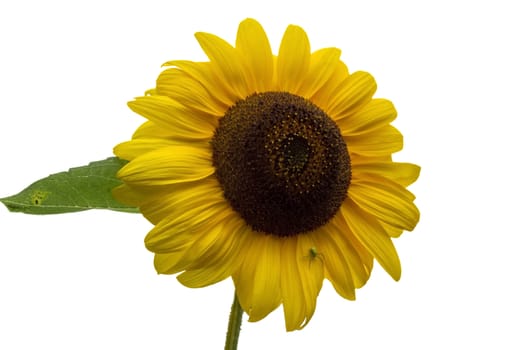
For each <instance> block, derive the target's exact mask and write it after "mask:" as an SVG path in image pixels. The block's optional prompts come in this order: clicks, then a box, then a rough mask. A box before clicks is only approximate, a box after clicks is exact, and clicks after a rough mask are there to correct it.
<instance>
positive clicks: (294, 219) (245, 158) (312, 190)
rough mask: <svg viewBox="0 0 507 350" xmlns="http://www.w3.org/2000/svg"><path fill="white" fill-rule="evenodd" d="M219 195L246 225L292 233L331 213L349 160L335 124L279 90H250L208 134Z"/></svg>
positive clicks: (345, 183)
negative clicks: (220, 187)
mask: <svg viewBox="0 0 507 350" xmlns="http://www.w3.org/2000/svg"><path fill="white" fill-rule="evenodd" d="M211 145H212V148H213V165H214V167H215V169H216V172H215V174H216V177H217V178H218V181H219V182H220V185H221V186H222V189H223V192H224V197H225V198H226V199H227V201H228V202H229V203H230V205H231V207H232V208H233V209H234V210H235V211H236V212H237V213H238V214H239V215H241V217H242V218H243V219H244V220H245V221H246V223H247V224H248V225H250V226H251V227H252V229H253V230H256V231H262V232H265V233H267V234H273V235H276V236H281V237H283V236H293V235H296V234H299V233H304V232H308V231H311V230H314V229H316V228H318V227H320V226H322V225H324V224H326V223H327V222H328V221H329V219H331V218H332V217H333V216H334V215H335V214H336V212H337V211H338V209H339V208H340V205H341V204H342V203H343V201H344V200H345V197H346V196H347V190H348V188H349V185H350V178H351V166H350V157H349V153H348V151H347V146H346V144H345V142H344V140H343V138H342V136H341V135H340V130H339V129H338V127H337V125H336V124H335V123H334V122H333V121H332V120H331V119H330V118H329V117H328V116H327V115H326V113H324V112H323V111H322V110H321V109H320V108H318V107H317V106H315V105H314V104H313V103H311V102H310V101H308V100H306V99H304V98H302V97H300V96H296V95H293V94H290V93H287V92H265V93H258V94H253V95H251V96H249V97H247V98H245V99H244V100H240V101H238V102H237V103H236V104H235V105H234V106H232V107H231V108H229V109H228V110H227V112H226V113H225V115H224V116H223V118H221V119H220V123H219V126H218V127H217V129H216V130H215V134H214V136H213V139H212V141H211Z"/></svg>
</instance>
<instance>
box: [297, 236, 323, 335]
mask: <svg viewBox="0 0 507 350" xmlns="http://www.w3.org/2000/svg"><path fill="white" fill-rule="evenodd" d="M314 236H315V235H314V234H313V233H307V234H302V235H298V236H297V247H296V249H297V253H296V254H297V256H298V257H299V258H298V259H297V266H298V268H299V274H300V276H301V285H302V288H303V294H304V301H305V321H304V323H303V324H302V325H301V328H303V327H304V326H306V325H307V324H308V322H310V320H311V318H312V316H313V314H314V312H315V308H316V306H317V297H318V295H319V293H320V289H321V288H322V282H323V281H324V264H323V260H322V258H321V257H320V256H319V254H320V253H319V252H320V248H321V245H320V244H317V242H316V240H315V239H314ZM324 259H325V258H324Z"/></svg>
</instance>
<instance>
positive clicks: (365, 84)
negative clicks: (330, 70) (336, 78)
mask: <svg viewBox="0 0 507 350" xmlns="http://www.w3.org/2000/svg"><path fill="white" fill-rule="evenodd" d="M376 89H377V84H376V83H375V79H373V77H372V76H371V75H370V74H369V73H366V72H355V73H352V74H351V75H350V76H348V77H347V78H346V79H345V80H344V81H343V82H342V83H341V84H340V85H339V86H338V87H337V89H336V91H334V92H333V93H334V96H332V97H331V98H332V99H331V101H330V102H329V104H328V110H327V111H326V112H328V114H329V116H330V117H331V118H332V119H333V120H335V121H336V122H337V124H338V126H339V125H340V122H339V121H340V119H341V118H344V117H346V116H348V115H350V114H353V113H356V112H357V111H358V110H360V109H361V108H362V107H363V106H365V105H366V104H367V103H368V102H370V100H371V98H372V96H373V94H374V93H375V90H376Z"/></svg>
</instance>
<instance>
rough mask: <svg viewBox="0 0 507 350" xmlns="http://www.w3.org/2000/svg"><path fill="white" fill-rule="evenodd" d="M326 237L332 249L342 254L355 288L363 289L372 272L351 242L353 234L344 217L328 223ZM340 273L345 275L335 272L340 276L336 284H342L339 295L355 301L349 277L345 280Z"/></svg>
mask: <svg viewBox="0 0 507 350" xmlns="http://www.w3.org/2000/svg"><path fill="white" fill-rule="evenodd" d="M326 236H327V239H329V240H330V241H331V243H330V244H329V245H330V246H331V247H334V249H335V250H336V251H339V252H341V255H342V256H343V259H344V260H345V262H346V266H347V267H348V270H350V275H351V277H352V281H353V287H355V288H360V287H362V286H363V285H364V284H365V283H366V281H367V280H368V278H369V277H370V271H369V270H368V269H367V267H366V266H365V265H364V263H363V261H362V259H361V255H360V254H359V252H358V250H357V249H356V247H355V246H354V244H353V243H352V242H351V239H350V237H351V236H352V234H351V233H350V232H349V231H348V225H347V224H346V223H345V222H343V217H342V216H341V215H337V216H336V217H335V218H333V219H331V221H330V222H329V223H328V228H327V235H326ZM334 266H335V268H336V267H337V266H339V265H338V264H336V263H335V264H334ZM326 267H327V265H326ZM340 273H342V274H343V272H340V271H338V272H337V271H334V275H337V276H338V278H335V281H334V283H337V284H338V283H339V282H341V283H340V284H341V285H342V292H341V293H340V292H339V293H340V294H341V295H344V294H345V295H344V297H346V298H347V296H348V299H351V300H353V298H355V291H354V290H353V289H351V286H350V285H349V284H348V283H349V279H348V278H347V276H344V277H345V278H344V277H342V276H341V275H340ZM339 277H341V278H339ZM335 289H336V286H335ZM342 293H343V294H342ZM347 293H348V294H347Z"/></svg>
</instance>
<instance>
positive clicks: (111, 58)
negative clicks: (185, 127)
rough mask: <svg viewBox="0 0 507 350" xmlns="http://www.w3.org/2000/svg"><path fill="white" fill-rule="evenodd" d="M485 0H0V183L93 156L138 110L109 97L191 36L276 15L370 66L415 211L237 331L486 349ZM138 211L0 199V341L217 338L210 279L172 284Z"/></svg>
mask: <svg viewBox="0 0 507 350" xmlns="http://www.w3.org/2000/svg"><path fill="white" fill-rule="evenodd" d="M352 3H353V5H351V4H352ZM501 4H502V2H501V1H497V2H494V1H475V2H471V1H454V2H453V1H421V2H408V1H399V2H393V1H371V2H363V1H354V2H352V1H350V2H347V3H345V2H341V1H329V2H325V1H317V0H311V1H308V0H307V1H295V0H293V1H291V2H286V3H283V4H282V2H280V3H277V2H275V1H248V2H246V1H245V2H242V1H231V2H230V3H227V2H224V1H216V0H214V1H202V2H197V1H191V0H189V1H168V0H166V1H138V2H132V1H121V2H120V1H110V2H107V1H86V2H84V1H83V2H77V1H72V2H71V1H61V2H55V1H16V2H14V1H9V2H7V1H5V2H2V3H1V5H0V50H1V54H0V102H1V103H0V106H1V108H0V118H1V119H0V136H1V137H0V160H1V169H2V170H1V171H0V197H4V196H8V195H11V194H14V193H17V192H18V191H19V190H21V189H23V188H24V187H25V186H26V185H28V184H29V183H31V182H33V181H34V180H36V179H39V178H41V177H45V176H46V175H48V174H50V173H55V172H58V171H61V170H64V169H67V168H68V167H72V166H79V165H83V164H86V163H87V162H89V161H91V160H98V159H102V158H105V157H108V156H110V155H111V148H112V147H113V146H114V145H115V144H117V143H119V142H121V141H124V140H127V139H128V138H129V137H130V135H131V133H132V132H133V131H134V130H135V128H136V127H137V126H138V125H139V124H140V123H141V122H142V118H141V117H139V116H137V115H135V114H134V113H133V112H131V111H130V110H129V109H128V108H127V106H126V102H127V101H128V100H130V99H132V98H133V97H135V96H139V95H142V94H143V93H144V91H145V90H146V89H148V88H151V87H153V85H154V83H155V79H156V77H157V75H158V74H159V72H160V71H161V69H160V65H161V64H162V63H163V62H165V61H167V60H170V59H191V60H201V59H204V55H203V53H202V52H201V51H200V48H199V46H198V44H197V43H196V41H195V40H194V38H193V33H194V32H196V31H206V32H211V33H215V34H217V35H219V36H221V37H223V38H225V39H227V40H229V41H230V42H233V41H234V39H235V33H236V29H237V26H238V24H239V22H240V21H241V20H242V19H244V18H246V17H253V18H256V19H258V20H259V21H260V22H261V23H262V24H263V26H264V28H265V30H266V32H267V33H268V36H269V37H270V40H271V43H272V47H273V50H274V51H275V52H276V50H277V49H278V44H279V40H280V38H281V36H282V34H283V31H284V29H285V27H286V26H287V25H288V24H299V25H301V26H302V27H303V28H305V30H306V31H307V33H308V35H309V37H310V41H311V43H312V48H313V49H318V48H321V47H326V46H337V47H340V48H341V49H342V51H343V54H342V58H343V60H344V61H345V63H347V64H348V66H349V68H350V70H351V71H355V70H366V71H369V72H371V73H372V74H373V75H374V76H375V77H376V79H377V82H378V85H379V89H378V92H377V94H376V96H377V97H386V98H389V99H391V100H393V101H394V102H395V105H396V107H397V109H398V112H399V117H398V119H397V120H396V122H395V124H396V126H397V127H398V128H399V129H400V130H401V131H402V132H403V134H404V135H405V149H404V151H402V152H400V153H399V154H397V155H396V159H397V160H400V161H410V162H414V163H418V164H420V165H422V172H421V177H420V179H419V181H418V182H417V183H416V184H415V185H413V186H412V187H411V189H412V190H413V191H414V192H415V193H416V195H417V196H418V199H417V204H418V206H419V208H420V210H421V221H420V223H419V225H418V226H417V228H416V230H415V231H414V232H412V233H406V234H404V235H403V236H402V237H401V238H400V239H397V240H396V241H395V244H396V246H397V248H398V251H399V255H400V258H401V260H402V266H403V275H402V279H401V281H400V282H398V283H396V282H393V281H392V280H391V279H390V278H389V277H388V275H387V274H386V273H385V272H384V271H382V270H381V269H380V268H379V267H378V266H376V267H375V268H374V271H373V274H372V277H371V279H370V281H369V283H368V284H367V285H366V286H365V287H364V288H362V289H361V290H359V291H358V293H357V301H355V302H349V301H346V300H343V299H341V298H340V297H339V296H338V295H337V294H336V293H335V292H334V290H333V289H332V287H331V286H330V284H328V283H326V284H325V285H324V288H323V290H322V292H321V295H320V296H319V299H318V306H317V311H316V313H315V316H314V318H313V320H312V321H311V322H310V324H309V325H308V326H307V327H306V328H305V329H304V330H303V331H298V332H292V333H286V332H285V329H284V323H283V312H282V310H281V309H278V310H277V311H275V312H274V313H272V314H271V315H269V316H268V317H267V318H266V319H264V320H262V321H261V322H258V323H248V322H245V323H244V325H243V331H242V333H241V337H240V348H241V349H259V348H261V349H278V348H283V349H371V348H375V349H390V350H395V349H459V348H463V347H466V348H471V349H505V348H507V341H506V339H505V337H506V335H505V328H506V324H505V314H506V313H507V307H506V301H505V299H506V297H507V288H506V287H505V276H506V272H505V267H506V266H505V265H506V262H505V258H504V255H505V253H504V251H505V248H504V247H505V237H506V234H507V232H506V223H505V196H506V195H507V193H506V189H505V178H506V176H505V175H506V174H505V170H504V167H503V165H504V162H505V157H506V155H505V153H506V150H507V148H506V146H505V141H504V140H505V128H504V127H503V120H504V119H505V117H506V108H505V104H506V103H505V101H506V92H507V89H506V78H507V74H506V68H505V65H506V63H507V55H506V53H505V33H507V26H506V25H505V11H504V10H503V8H502V6H501ZM149 229H150V225H149V224H148V223H147V222H146V221H145V220H144V219H143V218H142V217H141V216H139V215H129V214H121V213H112V212H101V211H92V212H83V213H78V214H66V215H57V216H28V215H22V214H12V213H9V212H8V211H7V210H6V209H5V208H4V207H1V208H0V349H221V348H223V341H224V337H225V329H226V326H227V316H228V312H229V306H230V302H231V301H232V295H233V286H232V283H231V281H230V280H227V281H224V282H222V283H219V284H217V285H215V286H211V287H208V288H204V289H197V290H192V289H187V288H185V287H183V286H181V285H180V284H179V283H178V282H177V281H176V279H175V277H174V276H164V275H157V274H156V273H155V270H154V269H153V267H152V254H151V253H149V252H148V251H147V250H146V249H145V248H144V245H143V239H144V235H145V234H146V232H147V231H148V230H149Z"/></svg>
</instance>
